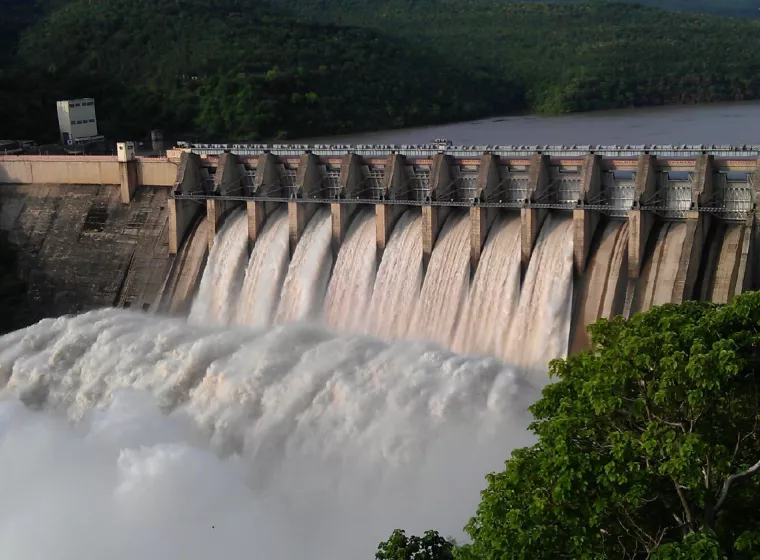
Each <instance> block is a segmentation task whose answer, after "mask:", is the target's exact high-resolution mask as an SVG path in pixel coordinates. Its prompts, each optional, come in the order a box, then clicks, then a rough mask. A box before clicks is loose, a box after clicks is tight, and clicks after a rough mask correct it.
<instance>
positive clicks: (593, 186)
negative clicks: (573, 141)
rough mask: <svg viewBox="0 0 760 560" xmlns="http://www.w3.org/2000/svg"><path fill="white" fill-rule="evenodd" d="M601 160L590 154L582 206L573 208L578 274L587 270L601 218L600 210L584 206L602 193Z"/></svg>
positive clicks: (582, 179) (585, 163) (583, 178)
mask: <svg viewBox="0 0 760 560" xmlns="http://www.w3.org/2000/svg"><path fill="white" fill-rule="evenodd" d="M601 162H602V157H601V156H599V155H591V154H589V155H587V156H586V159H585V160H584V162H583V167H582V169H581V174H582V178H581V188H580V193H579V195H578V196H579V203H580V206H581V207H580V208H578V209H575V210H573V264H574V265H575V272H576V274H582V273H583V272H584V271H585V270H586V263H587V262H588V257H589V252H590V250H591V242H592V240H593V238H594V234H595V233H596V228H597V227H598V226H599V222H600V220H601V214H600V213H599V212H597V211H594V210H585V209H584V208H583V206H584V205H591V204H593V203H594V202H595V201H597V200H598V199H599V197H600V195H601V189H602V175H601Z"/></svg>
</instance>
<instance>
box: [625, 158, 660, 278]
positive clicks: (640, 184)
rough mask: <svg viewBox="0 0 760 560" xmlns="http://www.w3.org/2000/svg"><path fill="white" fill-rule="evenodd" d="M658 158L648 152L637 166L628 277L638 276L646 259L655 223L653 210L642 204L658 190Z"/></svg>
mask: <svg viewBox="0 0 760 560" xmlns="http://www.w3.org/2000/svg"><path fill="white" fill-rule="evenodd" d="M656 162H657V158H656V157H655V156H650V155H648V154H642V155H640V156H639V162H638V165H637V167H636V186H635V192H634V194H633V207H634V208H633V210H629V211H628V224H629V225H628V236H629V239H628V277H629V278H638V277H639V274H641V267H642V265H643V260H644V250H645V249H646V243H647V240H648V239H649V233H650V232H651V231H652V226H653V225H654V216H653V215H652V213H651V212H647V211H643V210H641V209H640V206H642V205H643V204H646V203H647V202H648V201H650V200H651V199H653V198H654V196H655V193H656V192H657V169H656V168H655V164H656Z"/></svg>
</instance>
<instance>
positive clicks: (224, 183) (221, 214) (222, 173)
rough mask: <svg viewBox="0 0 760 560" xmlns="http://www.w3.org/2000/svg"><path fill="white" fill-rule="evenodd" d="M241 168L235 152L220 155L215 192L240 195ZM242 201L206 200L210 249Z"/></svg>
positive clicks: (222, 194) (215, 176) (215, 177)
mask: <svg viewBox="0 0 760 560" xmlns="http://www.w3.org/2000/svg"><path fill="white" fill-rule="evenodd" d="M240 180H241V175H240V169H239V168H238V159H237V156H236V155H235V154H228V153H225V154H222V155H221V156H219V163H218V164H217V168H216V174H215V175H214V191H213V194H216V195H220V196H226V195H231V196H240V195H241V189H240ZM241 204H242V202H241V201H233V200H217V199H214V198H209V199H208V200H206V216H207V218H208V229H207V230H206V231H207V232H208V249H209V251H210V250H211V248H212V247H213V246H214V239H215V238H216V234H217V233H219V231H220V230H221V229H222V226H223V225H224V220H225V219H226V218H227V216H228V215H229V214H230V212H232V210H234V209H235V207H237V206H240V205H241Z"/></svg>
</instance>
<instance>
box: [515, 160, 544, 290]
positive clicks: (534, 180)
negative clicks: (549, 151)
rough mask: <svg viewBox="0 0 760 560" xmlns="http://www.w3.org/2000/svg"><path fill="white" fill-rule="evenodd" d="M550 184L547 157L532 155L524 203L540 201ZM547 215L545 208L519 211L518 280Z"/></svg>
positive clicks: (522, 276)
mask: <svg viewBox="0 0 760 560" xmlns="http://www.w3.org/2000/svg"><path fill="white" fill-rule="evenodd" d="M550 182H551V180H550V176H549V156H547V155H543V154H534V155H533V156H532V157H531V159H530V169H529V171H528V192H527V195H526V199H525V202H526V203H529V202H538V201H539V200H541V199H542V197H543V196H544V195H546V194H547V191H548V189H549V184H550ZM548 214H549V210H548V209H546V208H526V207H523V208H521V209H520V247H521V250H520V278H524V277H525V272H526V271H527V270H528V264H529V263H530V257H531V256H532V255H533V247H535V245H536V239H537V238H538V234H539V232H540V231H541V226H542V225H544V220H546V216H547V215H548Z"/></svg>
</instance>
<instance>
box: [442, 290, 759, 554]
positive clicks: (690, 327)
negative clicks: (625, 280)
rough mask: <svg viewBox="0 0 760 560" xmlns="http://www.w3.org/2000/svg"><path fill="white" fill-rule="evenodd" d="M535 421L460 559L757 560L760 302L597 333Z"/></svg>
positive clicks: (703, 308)
mask: <svg viewBox="0 0 760 560" xmlns="http://www.w3.org/2000/svg"><path fill="white" fill-rule="evenodd" d="M591 335H592V344H593V351H592V352H587V353H584V354H580V355H578V356H572V357H570V358H568V359H566V360H556V361H554V362H553V363H552V364H551V373H552V374H553V375H554V376H556V382H555V383H554V384H552V385H550V386H548V387H546V388H545V389H544V392H543V397H542V399H541V400H540V401H538V402H537V403H536V404H535V405H533V407H532V408H531V410H532V412H533V415H534V418H535V421H534V422H533V424H532V425H531V429H532V430H533V431H534V432H535V433H536V435H537V436H538V443H537V444H536V445H534V446H533V447H530V448H525V449H520V450H517V451H515V452H514V453H513V455H512V458H510V459H509V460H508V461H507V462H506V468H505V470H504V471H503V472H500V473H494V474H491V475H489V476H488V477H487V478H488V487H487V488H486V490H485V491H484V492H483V493H482V501H481V503H480V506H479V507H478V509H477V512H476V514H475V516H474V517H473V518H472V519H471V520H470V522H469V523H468V524H467V527H466V531H467V532H468V533H469V535H470V537H471V538H472V544H471V545H469V546H467V547H464V548H462V549H458V550H456V551H455V552H456V554H455V556H456V557H457V558H469V559H474V558H477V559H479V560H495V559H499V560H503V559H510V558H514V559H518V558H531V559H537V560H540V559H547V560H548V559H552V560H554V559H568V560H569V559H587V560H596V559H599V560H601V559H604V558H631V559H639V558H641V559H645V558H658V559H661V560H677V559H684V560H686V559H705V560H707V559H711V560H712V559H715V560H718V559H723V558H730V559H736V560H744V559H747V560H749V559H754V558H758V557H759V556H760V477H758V476H757V475H758V473H759V472H760V441H758V435H759V433H760V432H759V430H760V385H759V383H760V293H758V292H752V293H746V294H744V295H742V296H740V297H737V298H736V299H734V300H733V302H732V303H731V304H729V305H726V306H722V307H719V306H715V305H712V304H705V303H698V302H686V303H684V304H683V305H665V306H662V307H658V308H654V309H652V310H651V311H649V312H647V313H643V314H639V315H636V316H634V317H633V318H632V319H631V320H630V321H625V320H623V319H620V318H618V319H614V320H611V321H607V320H600V321H599V322H598V323H597V324H595V325H593V326H592V327H591Z"/></svg>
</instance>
